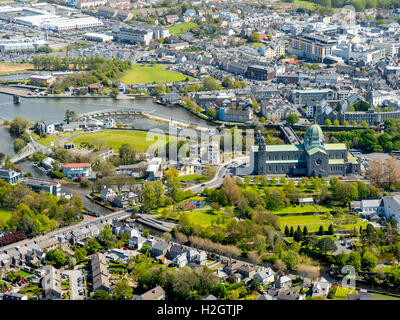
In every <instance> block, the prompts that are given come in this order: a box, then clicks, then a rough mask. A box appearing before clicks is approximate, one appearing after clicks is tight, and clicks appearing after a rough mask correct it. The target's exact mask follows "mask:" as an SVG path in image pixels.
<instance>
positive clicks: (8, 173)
mask: <svg viewBox="0 0 400 320" xmlns="http://www.w3.org/2000/svg"><path fill="white" fill-rule="evenodd" d="M20 176H21V173H19V172H17V171H14V170H6V169H0V179H3V180H4V181H5V182H8V183H10V184H16V183H17V181H18V180H19V177H20Z"/></svg>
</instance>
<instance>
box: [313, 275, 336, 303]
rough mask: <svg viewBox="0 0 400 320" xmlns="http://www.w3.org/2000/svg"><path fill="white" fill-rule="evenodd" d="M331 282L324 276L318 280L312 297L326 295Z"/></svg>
mask: <svg viewBox="0 0 400 320" xmlns="http://www.w3.org/2000/svg"><path fill="white" fill-rule="evenodd" d="M330 288H331V284H330V283H329V282H328V280H326V279H325V278H324V277H321V278H320V279H319V280H318V281H316V282H315V283H314V285H313V288H312V296H311V297H312V298H314V297H326V296H327V295H328V293H329V289H330Z"/></svg>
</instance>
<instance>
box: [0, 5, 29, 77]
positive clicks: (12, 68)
mask: <svg viewBox="0 0 400 320" xmlns="http://www.w3.org/2000/svg"><path fill="white" fill-rule="evenodd" d="M0 2H1V1H0ZM32 69H33V64H30V63H8V62H7V63H0V74H6V73H19V72H30V71H33V70H32Z"/></svg>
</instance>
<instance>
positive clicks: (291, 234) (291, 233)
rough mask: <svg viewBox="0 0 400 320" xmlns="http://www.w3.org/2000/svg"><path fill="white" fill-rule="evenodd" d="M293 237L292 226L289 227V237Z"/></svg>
mask: <svg viewBox="0 0 400 320" xmlns="http://www.w3.org/2000/svg"><path fill="white" fill-rule="evenodd" d="M293 236H294V228H293V226H291V227H290V232H289V237H293Z"/></svg>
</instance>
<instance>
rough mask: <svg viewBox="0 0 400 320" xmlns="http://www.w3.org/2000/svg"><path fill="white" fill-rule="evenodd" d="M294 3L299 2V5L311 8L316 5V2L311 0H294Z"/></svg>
mask: <svg viewBox="0 0 400 320" xmlns="http://www.w3.org/2000/svg"><path fill="white" fill-rule="evenodd" d="M293 4H297V5H299V6H305V7H307V8H310V9H313V8H314V7H315V3H313V2H310V1H304V0H294V1H293Z"/></svg>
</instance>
